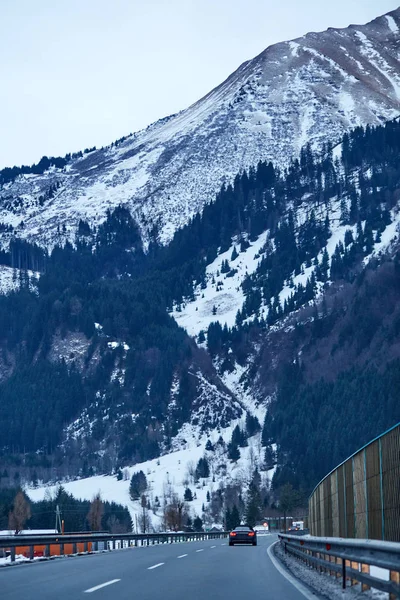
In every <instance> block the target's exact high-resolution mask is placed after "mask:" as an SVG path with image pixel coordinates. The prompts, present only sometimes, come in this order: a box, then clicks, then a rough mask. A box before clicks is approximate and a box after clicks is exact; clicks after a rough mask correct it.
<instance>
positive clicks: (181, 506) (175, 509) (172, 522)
mask: <svg viewBox="0 0 400 600" xmlns="http://www.w3.org/2000/svg"><path fill="white" fill-rule="evenodd" d="M187 518H188V511H187V507H186V503H185V502H184V501H183V500H180V499H179V498H178V496H177V495H175V496H174V497H173V498H172V501H171V502H170V503H169V504H168V505H167V506H166V507H165V511H164V519H165V524H166V527H167V528H168V529H172V530H173V531H180V530H181V529H182V527H183V524H184V523H186V521H187Z"/></svg>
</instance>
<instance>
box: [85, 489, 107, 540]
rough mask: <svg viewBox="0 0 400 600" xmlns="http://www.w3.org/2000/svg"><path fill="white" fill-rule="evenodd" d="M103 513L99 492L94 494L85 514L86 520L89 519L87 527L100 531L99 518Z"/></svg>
mask: <svg viewBox="0 0 400 600" xmlns="http://www.w3.org/2000/svg"><path fill="white" fill-rule="evenodd" d="M103 513H104V505H103V502H102V500H101V495H100V492H97V494H96V495H95V496H94V498H93V500H92V502H91V504H90V509H89V512H88V515H87V520H88V521H89V527H90V529H91V530H92V531H100V530H101V519H102V517H103Z"/></svg>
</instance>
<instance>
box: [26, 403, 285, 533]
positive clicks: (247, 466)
mask: <svg viewBox="0 0 400 600" xmlns="http://www.w3.org/2000/svg"><path fill="white" fill-rule="evenodd" d="M264 413H265V410H264V409H263V408H261V411H259V416H261V415H263V414H264ZM236 425H240V426H242V427H243V426H244V422H241V420H234V421H232V423H231V425H230V426H229V427H226V428H221V429H218V430H215V431H214V432H212V433H211V434H210V435H208V436H205V435H202V434H201V433H200V432H199V430H196V428H193V427H190V426H189V427H188V426H185V427H184V428H183V429H182V431H181V432H180V434H179V435H178V436H177V438H176V439H175V441H174V449H173V450H172V451H171V452H170V453H168V454H166V455H163V456H160V457H159V458H157V459H154V460H148V461H145V462H143V463H138V464H135V465H134V466H128V467H125V468H124V469H123V478H122V479H121V480H120V481H118V479H117V477H116V475H98V476H94V477H88V478H85V479H76V480H72V481H64V482H62V485H63V487H64V489H65V490H66V491H67V492H68V493H70V494H72V495H73V496H74V497H75V498H78V499H82V500H92V498H93V496H94V495H95V494H97V493H98V492H99V493H100V495H101V497H102V499H103V500H104V501H109V502H116V503H118V504H121V505H123V506H127V507H128V509H129V511H130V514H131V517H132V523H133V524H134V529H136V528H138V519H139V517H140V515H141V513H142V507H141V504H140V501H139V500H138V501H133V500H131V498H130V495H129V485H130V479H131V477H132V475H133V474H134V473H138V472H139V471H143V473H144V474H145V476H146V479H147V489H146V498H147V499H148V502H149V504H150V506H151V509H150V511H149V516H150V521H151V527H152V529H153V530H154V531H160V530H164V529H165V524H164V509H165V506H166V505H167V504H168V503H169V502H171V500H172V499H173V497H174V496H178V497H179V498H180V499H183V497H184V494H185V490H186V489H187V488H189V489H190V490H191V492H192V494H193V500H191V501H189V502H187V507H188V509H189V515H190V516H191V518H192V519H193V518H195V517H196V516H200V517H202V519H203V522H204V523H205V524H206V526H208V527H211V526H212V525H213V524H216V525H218V526H222V515H220V517H219V518H218V517H217V515H216V514H215V513H214V514H213V512H212V510H210V498H211V497H212V494H213V493H214V492H217V491H218V490H219V489H221V490H224V489H225V488H226V487H227V486H229V485H234V486H238V487H239V488H243V489H245V488H246V487H247V486H248V484H249V483H250V481H251V478H252V476H253V473H254V469H256V468H257V469H260V474H261V480H262V485H263V486H264V487H266V488H267V489H268V488H269V486H270V483H271V478H272V475H273V472H274V469H271V470H269V471H265V470H264V457H263V448H262V445H261V434H260V433H258V434H256V435H255V436H252V437H250V438H249V439H248V446H246V447H244V448H241V449H240V454H241V456H240V458H239V460H238V461H237V462H233V461H231V460H229V458H228V457H227V443H228V442H229V441H230V438H231V435H232V431H233V429H234V427H235V426H236ZM207 442H208V444H210V442H211V444H212V450H207V448H206V444H207ZM203 457H205V458H206V459H207V461H208V464H209V469H210V472H209V476H208V477H200V478H196V476H195V470H196V465H197V463H198V461H199V459H201V458H203ZM58 485H59V484H57V485H55V484H53V485H49V484H47V485H45V486H43V485H42V486H41V485H39V486H37V487H35V488H32V487H27V488H26V493H27V494H28V495H29V498H30V499H31V500H32V501H34V502H37V501H39V500H43V499H45V498H49V496H51V495H54V494H55V492H56V490H57V487H58ZM66 518H67V516H66Z"/></svg>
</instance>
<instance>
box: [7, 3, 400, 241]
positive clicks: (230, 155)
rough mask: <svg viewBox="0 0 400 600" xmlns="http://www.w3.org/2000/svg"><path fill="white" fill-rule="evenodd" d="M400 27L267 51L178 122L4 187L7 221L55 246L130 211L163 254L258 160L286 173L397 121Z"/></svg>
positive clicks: (396, 16) (315, 36)
mask: <svg viewBox="0 0 400 600" xmlns="http://www.w3.org/2000/svg"><path fill="white" fill-rule="evenodd" d="M399 23H400V9H397V10H395V11H393V12H391V13H389V14H387V15H384V16H381V17H378V18H377V19H375V20H373V21H371V22H370V23H368V24H366V25H351V26H349V27H348V28H346V29H332V28H330V29H328V30H327V31H324V32H321V33H308V34H307V35H305V36H303V37H301V38H298V39H296V40H293V41H288V42H282V43H279V44H275V45H273V46H270V47H268V48H267V49H266V50H264V51H263V52H262V53H261V54H260V55H259V56H257V57H255V58H254V59H252V60H250V61H248V62H245V63H243V64H242V65H241V66H240V67H239V68H238V69H237V71H235V72H234V73H233V74H232V75H231V76H230V77H228V79H227V80H226V81H224V82H223V83H222V84H221V85H219V86H218V87H217V88H215V89H214V90H212V91H211V92H210V93H209V94H207V95H206V96H205V97H204V98H202V99H201V100H199V101H198V102H196V103H195V104H193V105H192V106H190V107H189V108H187V109H186V110H183V111H182V112H180V113H179V114H176V115H172V116H169V117H167V118H165V119H162V120H160V121H158V122H156V123H154V124H152V125H150V126H149V127H147V129H145V130H143V131H140V132H138V133H135V134H133V135H130V136H128V137H127V138H126V139H123V141H122V142H120V143H118V144H112V145H111V146H108V147H106V148H102V149H100V150H96V151H92V152H89V153H88V154H85V155H83V156H82V157H79V158H75V159H72V160H71V161H70V162H69V163H68V165H66V166H65V167H64V168H63V169H57V168H56V167H54V166H53V167H51V168H50V169H49V170H48V171H46V172H45V173H44V174H43V175H33V174H29V175H21V176H19V177H18V178H17V179H16V180H15V181H14V182H13V183H7V184H6V185H4V186H3V188H2V189H1V190H0V222H2V223H4V224H5V225H6V226H8V225H11V226H12V227H13V228H14V234H16V235H18V236H20V237H23V238H27V239H29V240H31V241H36V242H39V243H41V244H46V245H50V246H53V245H54V244H57V243H63V242H65V240H66V239H72V240H73V239H74V235H75V230H76V227H77V224H78V221H79V219H84V220H86V221H88V222H89V223H90V225H91V226H93V225H98V224H99V223H100V222H102V221H103V220H104V218H105V215H106V211H107V210H108V209H112V208H113V207H115V206H117V205H120V204H123V205H126V206H127V207H128V208H129V210H130V211H131V212H132V214H133V216H134V218H135V219H136V220H137V222H138V223H139V225H140V228H141V231H142V234H143V238H144V241H145V242H146V243H147V242H148V240H149V239H150V238H151V237H153V238H154V236H155V237H158V239H159V240H160V241H161V242H163V243H166V242H168V241H169V240H170V239H171V237H172V236H173V234H174V231H175V230H176V229H177V228H179V227H181V226H182V225H184V224H185V223H187V222H188V220H189V219H190V217H192V216H193V215H194V214H196V213H197V212H198V211H200V210H201V208H202V206H203V205H204V204H205V203H207V202H209V201H211V200H212V199H213V197H214V196H215V194H216V192H218V190H219V189H220V186H221V184H222V183H224V182H225V183H228V182H230V181H232V179H233V178H234V176H235V175H236V174H237V173H238V172H240V171H241V170H242V169H244V168H248V167H249V166H250V165H256V164H257V162H258V161H259V160H273V162H274V164H276V165H277V166H280V167H285V166H286V165H287V164H288V162H289V160H290V159H291V158H292V157H294V156H296V155H298V154H299V152H300V149H301V147H302V146H303V145H304V144H305V143H306V142H310V143H311V144H312V147H313V149H315V150H318V149H321V147H322V145H323V144H326V143H327V142H330V143H332V144H334V143H335V142H336V141H337V140H338V139H339V138H340V136H341V135H342V134H343V133H344V132H345V131H348V130H349V129H351V128H352V127H355V126H357V125H364V126H365V125H367V124H372V125H376V124H379V123H383V122H384V121H386V120H388V119H392V118H394V117H396V116H397V115H398V114H399V111H400V74H399V60H398V43H399V38H400V33H399ZM9 237H10V234H4V235H3V236H2V245H3V246H4V245H6V244H7V241H8V239H9Z"/></svg>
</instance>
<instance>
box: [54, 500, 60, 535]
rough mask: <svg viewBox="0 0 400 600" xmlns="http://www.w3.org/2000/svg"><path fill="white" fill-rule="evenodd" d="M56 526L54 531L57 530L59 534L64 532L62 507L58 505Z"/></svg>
mask: <svg viewBox="0 0 400 600" xmlns="http://www.w3.org/2000/svg"><path fill="white" fill-rule="evenodd" d="M55 512H56V526H55V528H54V529H56V530H57V531H58V532H61V530H62V525H61V512H60V507H59V505H58V504H57V506H56V511H55Z"/></svg>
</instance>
